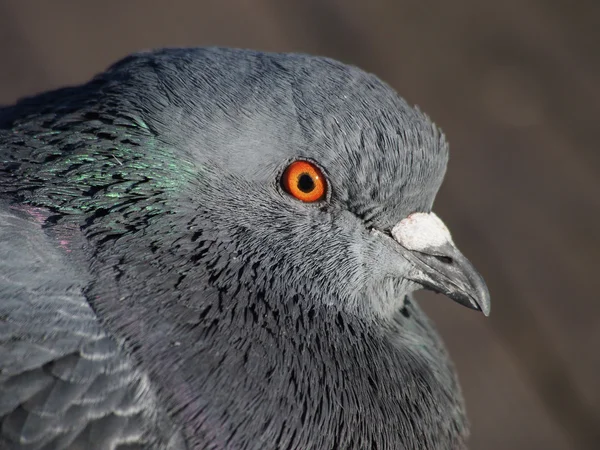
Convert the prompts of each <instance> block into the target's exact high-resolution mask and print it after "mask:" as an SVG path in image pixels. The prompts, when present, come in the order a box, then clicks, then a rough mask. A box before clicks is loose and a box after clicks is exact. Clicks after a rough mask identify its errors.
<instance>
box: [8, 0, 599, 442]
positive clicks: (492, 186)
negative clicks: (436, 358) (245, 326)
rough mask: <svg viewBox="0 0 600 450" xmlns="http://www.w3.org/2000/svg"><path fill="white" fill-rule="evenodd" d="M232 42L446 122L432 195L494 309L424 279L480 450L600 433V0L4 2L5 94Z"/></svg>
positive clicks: (427, 302)
mask: <svg viewBox="0 0 600 450" xmlns="http://www.w3.org/2000/svg"><path fill="white" fill-rule="evenodd" d="M205 45H222V46H235V47H250V48H257V49H263V50H271V51H300V52H308V53H316V54H321V55H326V56H331V57H334V58H337V59H341V60H342V61H345V62H348V63H353V64H356V65H358V66H360V67H362V68H364V69H366V70H368V71H371V72H374V73H376V74H378V75H379V76H380V77H381V78H383V79H384V80H386V81H387V82H388V83H390V84H391V85H392V86H393V87H394V88H396V89H397V90H398V91H399V93H400V94H401V95H402V96H404V97H405V98H406V99H407V100H408V101H409V102H410V103H412V104H418V105H419V106H420V107H421V108H422V109H423V110H424V111H426V112H427V113H428V114H429V115H430V116H431V117H432V118H433V119H434V120H435V121H436V122H437V123H438V124H439V125H440V126H441V127H442V128H443V129H444V131H445V132H446V134H447V136H448V138H449V140H450V146H451V158H450V166H449V171H448V174H447V177H446V181H445V183H444V185H443V186H442V190H441V192H440V194H439V196H438V199H437V204H436V209H437V212H438V214H439V215H440V216H441V217H442V218H443V219H444V220H445V221H446V223H447V224H449V226H450V228H451V229H452V231H453V234H454V238H455V241H457V242H458V244H459V246H460V247H461V248H462V250H463V251H464V253H465V254H466V255H468V256H469V258H470V259H471V260H472V261H473V262H474V263H475V265H476V266H477V267H478V268H479V269H480V270H481V272H482V273H483V275H484V276H485V278H486V280H487V282H488V285H489V287H490V291H491V294H492V301H493V307H492V315H491V317H490V318H489V319H485V318H484V317H483V316H482V315H480V314H476V313H474V312H471V311H468V310H466V309H464V308H460V307H458V306H457V305H456V304H454V303H453V302H449V301H446V300H444V299H442V297H440V296H435V295H429V294H427V293H423V294H422V295H420V298H421V299H422V303H423V304H424V306H425V308H426V309H427V311H428V312H429V313H430V315H431V316H432V317H433V319H434V320H435V322H436V323H437V324H438V327H439V329H440V331H441V333H442V334H443V336H444V338H445V340H446V342H447V344H448V346H449V348H450V351H451V353H452V355H453V357H454V360H455V362H456V365H457V367H458V371H459V373H460V377H461V381H462V386H463V390H464V393H465V396H466V398H467V402H468V407H469V412H470V417H471V422H472V427H473V432H472V439H471V448H472V449H483V450H496V449H515V450H518V449H545V450H567V449H577V450H579V449H581V450H583V449H586V450H598V449H600V350H599V347H600V147H599V142H600V139H599V138H598V136H599V130H600V88H599V86H600V81H599V80H600V78H599V77H600V2H599V1H598V0H577V1H569V0H504V1H500V0H489V1H488V0H456V1H452V2H448V1H435V2H432V1H414V0H368V1H367V0H223V1H220V0H214V1H205V0H189V1H171V2H150V1H147V0H135V1H134V0H129V1H101V2H97V1H96V2H91V1H90V2H84V1H78V2H77V1H67V0H53V1H51V2H50V1H20V0H0V52H1V53H0V55H1V60H0V104H6V103H10V102H13V101H14V100H16V99H17V98H19V97H22V96H24V95H30V94H33V93H36V92H39V91H42V90H46V89H50V88H54V87H58V86H63V85H66V84H73V83H79V82H83V81H85V80H86V79H88V78H89V77H91V76H92V75H93V74H94V73H96V72H99V71H101V70H103V69H104V68H105V67H106V66H108V65H109V64H111V63H112V62H114V61H115V60H116V59H118V58H121V57H122V56H124V55H126V54H127V53H130V52H133V51H136V50H140V49H147V48H151V47H162V46H205Z"/></svg>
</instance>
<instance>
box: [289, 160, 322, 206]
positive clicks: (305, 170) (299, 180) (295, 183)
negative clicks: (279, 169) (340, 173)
mask: <svg viewBox="0 0 600 450" xmlns="http://www.w3.org/2000/svg"><path fill="white" fill-rule="evenodd" d="M281 184H282V185H283V188H284V189H285V190H286V191H287V193H288V194H290V195H291V196H292V197H295V198H297V199H298V200H302V201H303V202H307V203H311V202H316V201H319V200H321V199H323V197H325V193H326V191H327V181H326V180H325V176H324V175H323V172H321V171H320V170H319V168H318V167H317V166H315V165H314V164H312V163H310V162H308V161H295V162H293V163H291V164H290V165H289V166H288V168H287V169H285V172H284V173H283V177H282V179H281Z"/></svg>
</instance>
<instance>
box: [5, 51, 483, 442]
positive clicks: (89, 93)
mask: <svg viewBox="0 0 600 450" xmlns="http://www.w3.org/2000/svg"><path fill="white" fill-rule="evenodd" d="M447 160H448V144H447V141H446V139H445V137H444V134H443V133H442V131H441V130H440V129H439V128H437V127H436V126H435V125H434V124H433V123H432V122H431V120H430V119H429V118H428V117H427V116H426V115H425V114H424V113H422V112H421V111H420V110H419V109H418V108H416V107H412V106H410V105H409V104H408V103H407V102H406V101H405V100H403V99H402V98H401V97H400V96H399V95H398V94H397V93H396V92H395V91H394V90H393V89H392V88H391V87H390V86H389V85H387V84H386V83H384V82H383V81H381V80H380V79H378V78H377V77H376V76H375V75H373V74H369V73H366V72H364V71H362V70H361V69H359V68H357V67H355V66H351V65H347V64H344V63H341V62H337V61H335V60H332V59H328V58H325V57H317V56H310V55H304V54H287V53H285V54H284V53H265V52H259V51H253V50H242V49H226V48H212V47H211V48H170V49H158V50H151V51H145V52H141V53H136V54H133V55H130V56H128V57H125V58H124V59H122V60H120V61H119V62H117V63H115V64H114V65H112V66H111V67H109V68H108V69H107V70H106V71H105V72H103V73H101V74H99V75H97V76H95V77H94V78H92V79H91V80H90V81H88V82H87V83H85V84H82V85H79V86H74V87H66V88H61V89H58V90H54V91H51V92H45V93H41V94H39V95H36V96H33V97H29V98H25V99H22V100H20V101H19V102H17V103H16V104H13V105H10V106H5V107H3V108H2V109H0V448H2V449H29V450H32V449H117V450H126V449H127V450H133V449H161V450H162V449H172V450H175V449H177V450H179V449H190V450H191V449H303V450H309V449H367V448H369V449H380V450H381V449H427V450H435V449H461V448H466V442H467V438H468V434H469V426H468V420H467V417H466V413H465V407H464V401H463V397H462V394H461V389H460V386H459V384H458V380H457V376H456V373H455V369H454V366H453V364H452V362H451V360H450V358H449V356H448V354H447V351H446V350H445V348H444V345H443V343H442V341H441V340H440V338H439V336H438V334H437V333H436V331H435V329H434V327H433V325H432V324H431V323H430V321H429V320H428V318H427V317H426V316H425V314H424V313H423V311H422V310H421V309H420V308H419V306H418V304H417V303H416V301H415V300H414V299H413V297H412V293H413V292H414V291H416V290H419V289H430V290H433V291H435V292H438V293H441V294H443V295H445V296H447V297H449V298H451V299H453V300H455V301H456V302H457V303H459V304H462V305H464V306H467V307H469V308H472V309H475V310H478V311H482V312H483V313H484V314H485V315H487V314H488V313H489V311H490V296H489V292H488V289H487V287H486V284H485V282H484V280H483V278H482V277H481V275H480V274H479V273H478V272H477V271H476V269H475V268H474V267H473V265H472V264H471V263H470V262H469V261H468V260H467V259H466V258H465V257H464V256H463V255H462V254H461V252H460V251H459V250H458V249H457V247H456V245H455V244H454V242H453V240H452V238H451V234H450V232H449V231H448V228H447V227H446V226H445V225H444V223H443V222H442V221H441V219H440V218H439V217H438V216H436V215H435V213H434V212H432V204H433V200H434V197H435V195H436V193H437V191H438V189H439V188H440V185H441V183H442V179H443V177H444V174H445V171H446V165H447Z"/></svg>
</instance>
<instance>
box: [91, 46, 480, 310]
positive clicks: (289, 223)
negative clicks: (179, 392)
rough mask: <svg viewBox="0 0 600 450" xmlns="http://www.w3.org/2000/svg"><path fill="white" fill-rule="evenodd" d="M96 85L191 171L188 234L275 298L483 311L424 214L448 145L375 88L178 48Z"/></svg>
mask: <svg viewBox="0 0 600 450" xmlns="http://www.w3.org/2000/svg"><path fill="white" fill-rule="evenodd" d="M103 77H105V78H107V79H109V80H116V81H117V82H118V85H117V86H118V89H120V90H121V92H120V95H122V96H126V97H128V100H129V101H130V102H131V104H132V105H134V108H136V109H138V110H141V111H143V117H144V121H145V124H146V125H145V126H147V127H148V128H149V129H151V130H154V133H155V135H156V142H155V143H154V145H155V146H159V147H162V148H168V149H175V150H174V154H175V155H176V157H177V159H178V163H177V164H178V167H179V170H181V171H182V172H185V171H186V170H187V173H186V174H185V175H177V174H169V176H171V177H173V178H177V177H187V181H186V182H185V183H184V182H182V183H181V190H180V191H179V192H177V194H176V196H175V202H173V205H174V206H173V207H174V210H175V211H176V210H177V209H178V208H179V209H181V208H184V209H185V211H184V212H185V214H186V215H187V217H189V218H190V219H189V221H188V222H186V226H188V227H189V228H190V232H191V233H193V231H192V230H193V229H199V230H202V232H203V233H208V232H209V231H208V230H212V231H213V232H214V233H215V235H217V236H227V239H228V240H230V241H232V242H231V243H230V244H231V246H230V248H232V249H235V250H234V251H232V253H231V255H230V257H232V258H233V257H235V258H240V259H241V260H242V261H244V263H245V264H246V266H252V265H254V266H255V268H256V271H259V272H261V273H264V274H266V275H264V276H262V277H259V276H256V279H259V280H263V282H265V283H267V282H268V283H269V290H270V291H271V292H273V291H274V292H277V293H278V295H279V296H281V297H285V296H286V293H289V292H296V291H297V292H301V293H302V294H305V295H307V296H308V297H310V298H311V299H312V300H314V301H317V302H324V303H326V304H332V305H335V306H340V307H343V308H345V309H347V310H348V311H351V312H352V313H355V314H359V315H362V316H377V317H386V316H387V317H391V316H392V315H393V314H394V313H395V312H396V311H397V310H398V309H399V308H401V307H402V303H403V299H404V297H405V295H406V294H408V293H410V292H412V291H414V290H416V289H419V288H422V287H426V288H429V289H433V290H436V291H439V292H442V293H444V294H446V295H448V296H450V297H451V298H453V299H455V300H457V301H458V302H460V303H462V304H464V305H466V306H469V307H471V308H475V309H480V310H483V312H484V313H485V314H487V313H488V312H489V305H490V303H489V294H488V292H487V289H486V287H485V284H484V282H483V280H482V279H481V277H480V276H479V274H478V273H477V272H476V271H475V269H474V268H473V266H472V265H471V264H470V263H469V262H468V260H467V259H466V258H464V257H463V256H462V255H461V253H460V252H459V251H458V250H457V248H456V246H455V245H454V244H453V242H452V239H451V237H450V234H449V232H448V230H447V229H446V227H445V226H444V224H443V223H442V222H441V221H440V220H439V219H438V218H437V217H436V216H435V214H433V213H432V212H431V208H432V204H433V200H434V197H435V195H436V193H437V191H438V189H439V187H440V184H441V182H442V179H443V176H444V172H445V168H446V163H447V159H448V148H447V144H446V141H445V139H444V136H443V134H442V133H441V132H440V131H439V130H438V129H437V128H436V127H435V125H433V124H432V123H431V121H430V120H429V119H428V117H426V116H425V115H424V114H423V113H421V112H420V111H418V110H417V109H414V108H411V107H410V106H409V105H408V104H407V103H406V102H405V101H404V100H403V99H401V98H400V97H399V96H398V95H397V94H396V93H395V92H394V91H393V90H392V89H391V88H390V87H388V86H387V85H386V84H385V83H383V82H381V81H380V80H379V79H378V78H376V77H375V76H373V75H370V74H367V73H365V72H363V71H361V70H359V69H357V68H353V67H349V66H346V65H343V64H341V63H338V62H335V61H332V60H329V59H325V58H313V57H307V56H302V55H264V54H252V53H241V52H239V51H223V50H219V51H215V52H211V51H207V50H203V51H198V52H194V51H189V50H178V51H176V50H169V51H163V52H158V53H157V52H155V53H151V54H141V55H136V56H134V57H131V58H129V59H126V60H125V61H123V62H121V63H118V64H117V65H115V66H114V67H113V68H111V70H109V71H108V73H107V74H105V75H103ZM129 85H132V86H135V87H138V88H137V89H126V88H127V87H128V86H129ZM143 85H146V86H147V88H146V89H144V90H140V89H139V86H143ZM123 86H125V88H124V87H123ZM299 164H300V167H301V169H299V170H296V172H297V173H291V171H290V170H288V168H291V167H292V166H294V165H296V169H298V167H299ZM186 168H187V169H186ZM292 178H293V179H292ZM286 183H287V184H286ZM302 183H306V186H304V190H305V191H307V192H304V194H306V195H305V197H302V195H303V193H302V192H300V194H301V195H295V193H294V192H293V189H297V190H298V189H303V187H302V186H301V184H302ZM290 184H291V185H293V186H290ZM315 193H319V194H320V195H317V196H316V197H314V198H313V197H310V195H315ZM181 212H183V211H181ZM184 231H185V232H187V230H180V232H184ZM189 256H190V257H191V258H194V252H193V251H192V252H191V254H190V255H189ZM197 260H198V261H199V262H200V264H201V263H202V261H201V260H202V258H198V259H197ZM221 275H222V276H221V277H218V276H215V275H213V277H212V278H213V279H214V280H213V281H214V283H215V284H219V283H222V285H223V286H222V287H223V288H225V287H227V280H229V279H231V277H230V276H229V275H228V274H227V271H222V272H221ZM192 278H193V277H192Z"/></svg>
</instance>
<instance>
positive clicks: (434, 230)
mask: <svg viewBox="0 0 600 450" xmlns="http://www.w3.org/2000/svg"><path fill="white" fill-rule="evenodd" d="M392 237H393V238H394V239H395V240H396V242H398V243H399V244H400V246H401V252H402V254H403V256H404V257H405V258H406V259H407V260H408V261H410V262H411V263H412V265H413V270H412V271H411V273H410V274H409V276H408V277H407V278H408V279H410V280H412V281H415V282H417V283H419V284H421V285H422V286H423V287H425V288H427V289H431V290H433V291H436V292H439V293H441V294H444V295H447V296H448V297H450V298H451V299H452V300H454V301H456V302H458V303H460V304H461V305H464V306H466V307H468V308H472V309H476V310H479V311H481V312H483V314H484V315H486V316H488V315H489V314H490V306H491V305H490V293H489V291H488V288H487V286H486V284H485V281H484V280H483V277H482V276H481V275H480V274H479V272H477V270H476V269H475V267H473V264H471V262H470V261H469V260H468V259H467V258H465V257H464V256H463V254H462V253H461V252H460V251H459V250H458V249H457V248H456V246H455V245H454V242H452V237H451V236H450V232H449V231H448V228H446V225H444V222H442V221H441V220H440V218H439V217H437V216H436V215H435V214H433V213H428V214H427V213H414V214H411V215H410V216H408V217H407V218H406V219H403V220H402V221H400V222H399V223H398V224H396V226H394V228H393V229H392Z"/></svg>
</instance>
